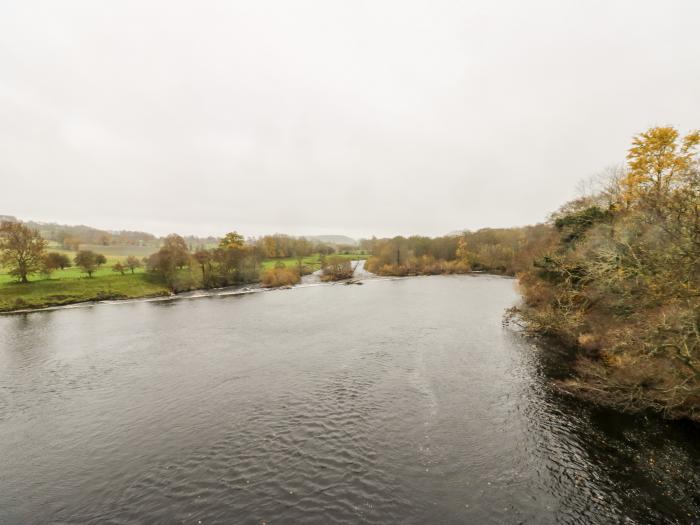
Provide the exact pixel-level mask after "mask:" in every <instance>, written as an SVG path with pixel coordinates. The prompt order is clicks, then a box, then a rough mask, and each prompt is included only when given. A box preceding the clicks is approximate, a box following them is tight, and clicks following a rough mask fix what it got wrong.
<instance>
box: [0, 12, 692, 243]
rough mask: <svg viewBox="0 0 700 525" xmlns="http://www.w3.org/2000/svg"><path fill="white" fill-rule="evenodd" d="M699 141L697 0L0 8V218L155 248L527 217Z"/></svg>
mask: <svg viewBox="0 0 700 525" xmlns="http://www.w3.org/2000/svg"><path fill="white" fill-rule="evenodd" d="M660 124H672V125H675V126H677V127H678V128H680V129H681V130H682V131H683V132H686V131H687V130H688V129H691V128H694V127H700V2H698V1H697V0H688V1H664V2H659V1H646V2H645V1H640V0H630V1H611V0H606V1H600V2H595V1H585V2H584V1H562V0H553V1H550V2H542V1H529V2H523V1H519V0H518V1H510V2H507V1H499V2H485V1H479V2H467V1H455V2H447V1H422V2H418V1H406V0H402V1H396V2H381V1H368V2H361V1H357V0H354V1H344V2H336V1H328V0H319V1H316V2H301V1H290V0H281V1H279V2H267V1H260V0H248V1H246V2H232V1H228V2H220V3H217V2H210V1H207V2H194V1H192V2H176V1H172V0H167V1H165V0H163V1H151V2H144V1H141V0H138V1H133V2H130V1H124V0H119V1H116V0H114V1H112V2H106V1H100V2H95V1H94V0H87V1H84V2H71V1H61V2H56V1H53V0H51V1H47V2H35V1H31V0H22V1H17V2H3V3H2V6H0V180H1V182H2V184H1V186H0V214H11V215H16V216H18V217H19V218H23V219H35V220H44V221H56V222H61V223H71V224H74V223H83V224H88V225H92V226H97V227H102V228H108V229H139V230H146V231H151V232H154V233H157V234H166V233H169V232H179V233H182V234H210V233H211V234H222V233H224V232H226V231H229V230H232V229H236V230H239V231H240V232H242V233H243V234H245V235H259V234H264V233H272V232H284V233H290V234H321V233H339V234H348V235H351V236H356V237H359V236H367V235H371V234H376V235H379V236H382V235H394V234H411V233H418V234H427V235H440V234H444V233H447V232H450V231H453V230H457V229H462V228H470V229H477V228H480V227H485V226H511V225H523V224H528V223H535V222H539V221H542V220H544V219H545V218H546V216H547V214H548V213H549V212H550V211H552V210H553V209H555V208H557V207H558V206H559V205H560V204H562V203H563V202H564V201H566V200H568V199H570V198H572V197H573V196H574V195H575V188H576V184H577V182H578V181H579V180H581V179H583V178H585V177H587V176H590V175H592V174H594V173H596V172H598V171H600V170H601V169H603V168H605V167H606V166H609V165H611V164H615V163H620V162H622V161H624V154H625V151H626V149H627V147H628V144H629V142H630V139H631V137H632V135H634V134H635V133H638V132H640V131H642V130H644V129H646V128H648V127H650V126H653V125H660Z"/></svg>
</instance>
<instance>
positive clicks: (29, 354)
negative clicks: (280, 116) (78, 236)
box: [0, 276, 700, 524]
mask: <svg viewBox="0 0 700 525" xmlns="http://www.w3.org/2000/svg"><path fill="white" fill-rule="evenodd" d="M517 300H518V296H517V293H516V291H515V281H513V280H510V279H504V278H498V277H491V276H436V277H419V278H408V279H375V280H367V281H366V282H365V284H364V285H363V286H343V285H316V286H306V287H299V288H295V289H292V290H281V291H272V292H258V293H251V294H246V295H228V296H224V295H219V296H212V297H198V298H190V299H178V300H168V301H136V302H126V303H122V304H106V305H94V306H90V307H82V308H74V309H65V310H56V311H51V312H37V313H31V314H21V315H13V316H5V317H0V523H2V524H32V523H81V524H82V523H115V524H120V523H124V524H126V523H193V524H198V523H262V522H265V523H269V524H275V523H323V524H327V523H382V524H385V523H441V524H442V523H475V524H488V523H499V524H500V523H606V524H607V523H698V522H699V518H698V516H700V495H699V493H700V490H699V487H700V445H699V441H700V440H698V432H697V430H694V429H692V428H688V427H685V426H683V425H681V424H669V423H664V422H661V421H659V420H656V419H654V418H639V417H622V416H619V415H616V414H614V413H611V412H607V411H604V410H600V409H595V408H592V407H589V406H587V405H583V404H579V403H577V402H574V401H572V400H570V399H567V398H564V397H562V396H560V395H558V394H557V393H556V392H555V391H554V389H553V388H552V387H551V380H550V376H549V371H548V366H547V364H546V361H547V360H546V359H543V356H545V355H549V354H548V353H547V352H545V351H543V350H538V349H537V348H536V347H535V346H533V343H532V342H528V341H527V340H525V339H524V338H522V337H521V336H520V335H518V334H517V333H516V332H515V331H514V330H513V329H512V328H509V327H508V326H505V325H504V324H503V312H504V309H506V308H507V307H509V306H511V305H513V304H515V303H516V302H517Z"/></svg>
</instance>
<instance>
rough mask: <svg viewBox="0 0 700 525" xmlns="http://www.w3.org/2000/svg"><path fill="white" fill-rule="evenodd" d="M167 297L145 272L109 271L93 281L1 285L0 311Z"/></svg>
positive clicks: (40, 281)
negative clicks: (123, 272) (87, 302)
mask: <svg viewBox="0 0 700 525" xmlns="http://www.w3.org/2000/svg"><path fill="white" fill-rule="evenodd" d="M167 294H168V289H167V287H166V286H165V285H163V284H162V283H159V282H156V281H154V280H152V279H151V278H150V276H149V275H148V274H146V273H143V272H140V273H136V274H134V275H131V274H127V275H119V274H115V273H114V272H111V271H110V274H109V275H102V276H99V277H93V278H92V279H89V278H87V277H83V278H62V279H53V278H52V279H43V280H38V281H31V282H29V283H25V284H22V283H16V282H13V283H5V284H3V285H0V311H8V310H15V309H19V308H43V307H46V306H58V305H63V304H71V303H79V302H83V301H95V300H100V299H129V298H135V297H147V296H155V295H167Z"/></svg>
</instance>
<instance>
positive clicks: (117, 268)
mask: <svg viewBox="0 0 700 525" xmlns="http://www.w3.org/2000/svg"><path fill="white" fill-rule="evenodd" d="M126 270H127V267H126V266H125V265H123V264H122V263H120V262H117V263H114V264H113V265H112V271H113V272H117V273H120V274H122V275H124V272H126Z"/></svg>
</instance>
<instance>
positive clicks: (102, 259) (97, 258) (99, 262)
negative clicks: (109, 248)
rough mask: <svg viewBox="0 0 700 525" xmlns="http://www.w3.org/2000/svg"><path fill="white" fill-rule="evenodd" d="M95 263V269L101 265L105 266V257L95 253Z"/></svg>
mask: <svg viewBox="0 0 700 525" xmlns="http://www.w3.org/2000/svg"><path fill="white" fill-rule="evenodd" d="M95 262H96V263H97V267H98V268H99V267H100V266H102V265H103V264H107V257H105V256H104V255H102V254H101V253H96V254H95Z"/></svg>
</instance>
